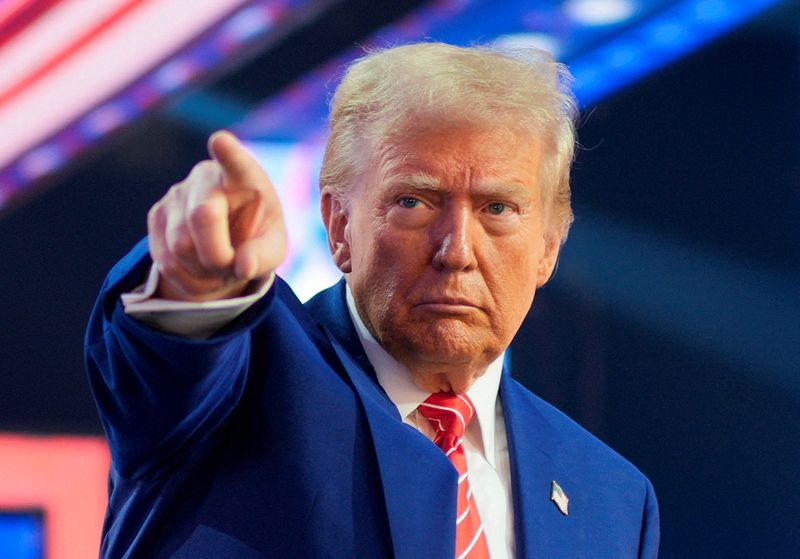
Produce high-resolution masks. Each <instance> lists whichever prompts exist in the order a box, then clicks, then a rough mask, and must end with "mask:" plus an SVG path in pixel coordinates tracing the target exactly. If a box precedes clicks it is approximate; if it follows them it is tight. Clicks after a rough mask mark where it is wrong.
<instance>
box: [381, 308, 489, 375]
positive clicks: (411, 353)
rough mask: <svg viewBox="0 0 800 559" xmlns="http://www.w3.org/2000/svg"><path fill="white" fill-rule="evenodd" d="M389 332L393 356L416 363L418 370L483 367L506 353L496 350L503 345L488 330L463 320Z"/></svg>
mask: <svg viewBox="0 0 800 559" xmlns="http://www.w3.org/2000/svg"><path fill="white" fill-rule="evenodd" d="M387 331H388V332H392V335H390V336H388V339H387V340H386V341H387V342H388V343H387V344H386V346H385V347H387V349H389V352H390V353H392V354H393V355H402V356H403V357H404V358H403V359H401V361H404V362H406V363H407V364H408V363H411V362H416V365H417V366H418V367H419V366H422V367H424V368H425V369H428V370H432V371H436V370H439V371H445V370H447V369H449V367H452V366H454V365H455V366H463V367H467V368H470V367H471V366H472V367H474V366H481V363H483V362H484V361H485V360H486V359H487V356H490V355H495V356H496V355H499V353H500V352H501V351H502V349H500V350H499V351H495V348H497V347H499V345H500V344H499V343H498V340H497V339H496V338H495V336H493V335H490V332H487V331H486V329H484V328H480V327H475V326H470V325H466V324H464V323H463V322H461V321H459V320H439V321H436V322H435V323H416V324H414V325H413V328H411V329H400V328H395V329H393V330H387ZM395 349H396V350H397V351H394V350H395ZM492 359H493V357H492ZM490 361H491V359H490V360H489V361H487V362H486V364H488V362H490ZM411 368H412V369H414V368H415V367H411Z"/></svg>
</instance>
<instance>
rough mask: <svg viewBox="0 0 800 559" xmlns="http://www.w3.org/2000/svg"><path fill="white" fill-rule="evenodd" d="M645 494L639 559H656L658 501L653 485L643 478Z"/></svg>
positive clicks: (658, 527) (658, 532)
mask: <svg viewBox="0 0 800 559" xmlns="http://www.w3.org/2000/svg"><path fill="white" fill-rule="evenodd" d="M645 484H646V494H645V503H644V513H643V518H642V534H641V541H640V544H639V559H656V558H657V557H658V546H659V541H660V537H661V534H660V526H659V515H658V501H657V500H656V493H655V490H654V489H653V484H652V483H650V480H649V479H647V478H645Z"/></svg>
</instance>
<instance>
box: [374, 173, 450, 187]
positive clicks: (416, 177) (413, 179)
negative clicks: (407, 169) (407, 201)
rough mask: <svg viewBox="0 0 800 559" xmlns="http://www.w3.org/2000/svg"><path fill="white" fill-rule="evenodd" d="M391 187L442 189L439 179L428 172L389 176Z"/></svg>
mask: <svg viewBox="0 0 800 559" xmlns="http://www.w3.org/2000/svg"><path fill="white" fill-rule="evenodd" d="M387 182H388V183H389V187H390V188H396V187H404V186H405V187H411V188H413V189H415V190H430V191H437V190H441V182H440V181H439V179H437V178H436V177H434V176H433V175H429V174H428V173H409V174H400V175H394V176H391V177H389V178H388V180H387Z"/></svg>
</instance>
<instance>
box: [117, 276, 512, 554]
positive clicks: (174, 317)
mask: <svg viewBox="0 0 800 559" xmlns="http://www.w3.org/2000/svg"><path fill="white" fill-rule="evenodd" d="M273 279H274V276H271V277H270V278H268V279H267V280H265V281H264V282H263V283H262V284H260V285H258V286H256V287H255V288H254V290H253V291H254V292H253V293H251V294H249V295H247V296H244V297H237V298H233V299H225V300H222V301H207V302H199V303H195V302H184V301H169V300H165V299H157V298H154V297H153V294H154V293H155V289H156V286H157V284H158V272H157V270H156V268H155V266H153V267H152V269H151V271H150V275H149V276H148V279H147V282H146V283H145V284H144V285H143V286H142V287H141V288H139V289H137V290H136V291H135V292H132V293H126V294H124V295H122V302H123V305H124V308H125V312H126V313H128V314H130V315H131V316H133V317H135V318H137V320H140V321H142V322H145V323H147V324H149V325H150V326H153V327H155V328H157V329H159V330H162V331H165V332H169V333H172V334H178V335H183V336H188V337H195V338H202V337H207V336H209V335H211V334H212V333H213V332H214V331H215V330H218V329H219V328H221V327H222V326H224V325H225V324H226V323H227V322H229V321H231V320H233V319H234V318H235V317H236V316H238V315H239V314H241V313H242V312H244V311H245V310H247V308H249V307H250V306H251V305H252V304H253V303H255V302H256V301H257V300H258V299H259V298H261V297H262V296H264V294H266V292H267V291H268V290H269V288H270V287H271V286H272V283H273ZM347 308H348V310H349V311H350V318H351V319H352V321H353V324H354V325H355V328H356V332H357V333H358V337H359V339H360V340H361V344H362V346H363V347H364V351H365V352H366V354H367V358H368V359H369V361H370V363H371V364H372V366H373V368H374V369H375V374H376V375H377V377H378V383H379V384H380V385H381V387H382V388H383V390H384V391H385V392H386V394H387V395H388V396H389V399H390V400H391V401H392V402H393V403H394V405H395V406H397V410H398V412H399V413H400V417H401V418H402V420H403V422H404V423H407V424H408V425H411V426H412V427H414V428H415V429H417V430H418V431H420V432H422V433H423V434H424V435H425V436H426V437H428V438H429V439H430V440H431V441H432V440H433V438H434V436H435V433H434V430H433V429H432V428H431V426H430V422H429V421H427V420H426V419H425V418H424V417H422V416H421V415H419V412H418V411H417V408H418V407H419V405H420V404H421V403H422V402H423V401H424V400H425V399H427V398H428V396H430V392H426V391H424V390H422V389H421V388H419V387H418V386H417V385H416V384H415V383H414V381H413V378H412V376H411V372H410V371H409V370H408V369H407V368H406V367H405V366H404V365H402V364H400V363H399V362H398V361H396V360H395V359H394V358H393V357H392V356H391V355H389V354H388V353H387V352H386V351H385V350H384V349H383V347H381V345H380V344H378V343H377V342H376V341H375V339H374V338H373V337H372V335H371V334H370V333H369V331H368V330H367V328H366V326H364V323H363V322H362V321H361V318H360V317H359V316H358V313H357V312H356V309H355V302H354V301H353V296H352V294H351V292H350V286H349V285H348V286H347ZM502 371H503V356H502V355H501V356H500V357H498V358H497V359H496V360H495V361H494V362H493V363H492V364H491V365H489V367H488V369H487V370H486V373H484V374H483V375H482V376H480V377H479V378H478V379H477V380H476V381H475V383H474V384H473V385H472V386H471V387H470V388H469V390H467V396H469V398H470V400H472V403H473V404H474V405H475V411H476V419H474V420H473V421H472V422H471V423H470V425H469V426H468V427H467V430H466V432H465V434H464V439H463V441H464V450H465V451H466V455H467V466H468V468H469V476H470V485H471V487H472V491H473V494H474V495H475V502H476V503H477V505H478V510H479V511H480V514H481V521H482V523H483V529H484V532H485V533H486V541H487V543H488V545H489V552H490V554H491V556H492V558H493V559H511V558H512V557H514V549H515V545H514V543H515V542H514V507H513V501H512V495H511V466H510V462H509V454H508V438H507V436H506V428H505V422H504V420H503V410H502V406H501V405H500V400H499V398H498V397H497V394H498V389H499V387H500V377H501V375H502ZM410 466H412V465H410ZM408 513H409V514H413V513H414V512H413V511H408ZM453 520H454V521H455V519H453Z"/></svg>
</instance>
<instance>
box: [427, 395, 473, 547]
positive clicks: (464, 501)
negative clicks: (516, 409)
mask: <svg viewBox="0 0 800 559" xmlns="http://www.w3.org/2000/svg"><path fill="white" fill-rule="evenodd" d="M418 409H419V412H420V413H421V414H422V415H423V417H426V418H427V419H428V420H429V421H430V422H431V425H432V426H433V428H434V430H435V431H436V437H435V438H434V439H433V442H434V443H435V444H436V446H438V447H439V448H441V449H442V450H443V451H444V453H445V454H446V455H447V456H448V458H450V461H451V462H452V463H453V466H455V468H456V470H457V471H458V506H457V507H456V554H455V557H456V559H467V558H469V559H489V546H488V544H487V543H486V534H484V532H483V525H482V524H481V515H480V513H479V512H478V506H477V505H476V504H475V496H474V495H473V494H472V489H471V488H470V486H469V472H468V471H467V455H466V453H465V452H464V445H463V443H462V438H463V437H464V430H465V429H466V428H467V425H469V422H470V420H472V418H473V417H474V416H475V406H473V405H472V402H470V400H469V398H468V397H467V396H466V395H465V394H452V393H450V392H438V393H436V394H431V395H430V397H429V398H428V399H427V400H425V401H424V402H422V403H421V404H420V405H419V408H418Z"/></svg>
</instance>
